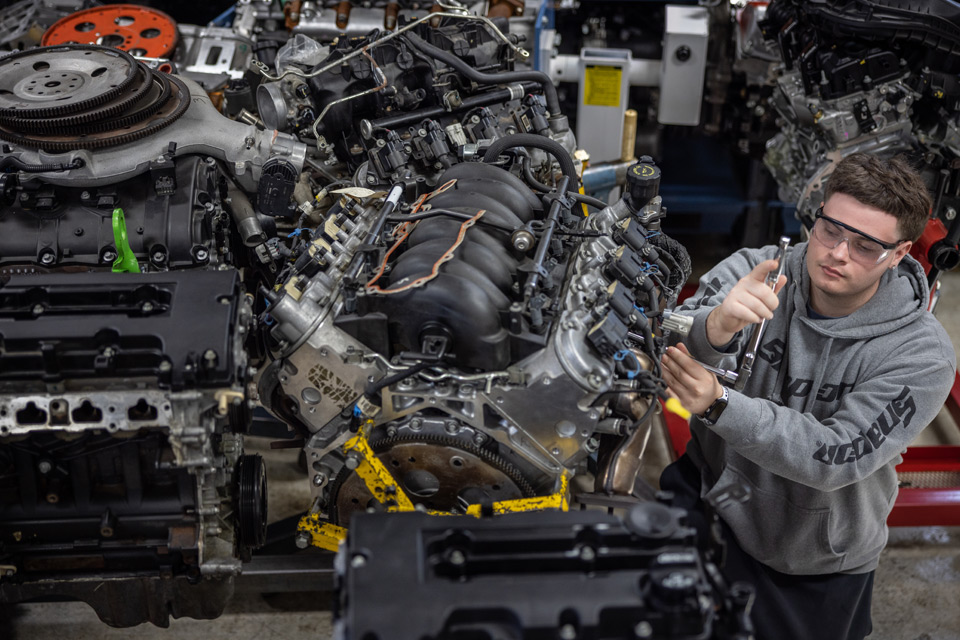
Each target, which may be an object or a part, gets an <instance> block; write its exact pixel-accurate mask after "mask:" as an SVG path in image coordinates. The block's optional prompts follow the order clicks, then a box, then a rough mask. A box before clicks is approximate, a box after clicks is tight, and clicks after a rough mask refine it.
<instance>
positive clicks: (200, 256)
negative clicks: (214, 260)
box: [194, 248, 210, 262]
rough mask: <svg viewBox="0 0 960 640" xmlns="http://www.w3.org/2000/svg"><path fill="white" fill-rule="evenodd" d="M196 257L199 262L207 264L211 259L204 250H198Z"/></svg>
mask: <svg viewBox="0 0 960 640" xmlns="http://www.w3.org/2000/svg"><path fill="white" fill-rule="evenodd" d="M194 255H195V256H196V260H197V262H205V261H206V259H207V258H209V257H210V254H209V253H207V250H206V249H204V248H200V249H197V251H196V253H195V254H194Z"/></svg>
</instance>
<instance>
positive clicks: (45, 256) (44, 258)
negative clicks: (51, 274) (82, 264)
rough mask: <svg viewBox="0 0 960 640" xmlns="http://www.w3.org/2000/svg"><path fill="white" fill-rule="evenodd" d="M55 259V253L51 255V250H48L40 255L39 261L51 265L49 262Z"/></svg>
mask: <svg viewBox="0 0 960 640" xmlns="http://www.w3.org/2000/svg"><path fill="white" fill-rule="evenodd" d="M56 260H57V257H56V256H55V255H53V254H52V253H51V252H49V251H48V252H47V253H44V254H43V255H42V256H40V263H41V264H45V265H51V264H53V263H54V262H55V261H56Z"/></svg>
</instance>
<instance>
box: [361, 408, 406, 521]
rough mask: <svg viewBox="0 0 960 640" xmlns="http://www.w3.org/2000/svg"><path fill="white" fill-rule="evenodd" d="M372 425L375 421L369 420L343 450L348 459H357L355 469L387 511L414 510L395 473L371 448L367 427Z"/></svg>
mask: <svg viewBox="0 0 960 640" xmlns="http://www.w3.org/2000/svg"><path fill="white" fill-rule="evenodd" d="M372 425H373V421H372V420H368V421H367V423H366V425H364V428H361V429H360V431H358V432H357V435H355V436H353V437H352V438H350V439H349V440H347V441H346V442H345V443H344V445H343V451H344V453H346V454H347V460H351V459H352V460H354V461H356V463H357V467H356V469H354V471H355V472H356V474H357V475H358V476H360V479H361V480H363V483H364V484H365V485H366V486H367V489H368V490H369V491H370V493H372V494H373V497H374V498H376V499H377V500H379V501H380V502H381V503H382V504H383V505H384V506H385V507H386V508H387V511H413V509H414V506H413V501H411V500H410V498H409V497H408V496H407V494H406V493H405V492H404V491H403V489H401V488H400V486H399V485H398V484H397V481H396V479H395V478H394V477H393V474H392V473H390V471H389V470H388V469H387V468H386V467H385V466H383V463H382V462H380V459H379V458H377V454H375V453H374V452H373V449H371V448H370V443H369V442H368V441H367V435H366V433H365V427H366V426H372Z"/></svg>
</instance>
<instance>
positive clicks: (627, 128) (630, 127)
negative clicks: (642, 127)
mask: <svg viewBox="0 0 960 640" xmlns="http://www.w3.org/2000/svg"><path fill="white" fill-rule="evenodd" d="M636 147H637V112H636V110H635V109H627V110H626V111H624V112H623V140H622V142H621V146H620V149H621V151H620V161H621V162H633V160H634V159H635V157H636Z"/></svg>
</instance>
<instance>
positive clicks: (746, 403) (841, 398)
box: [677, 243, 956, 574]
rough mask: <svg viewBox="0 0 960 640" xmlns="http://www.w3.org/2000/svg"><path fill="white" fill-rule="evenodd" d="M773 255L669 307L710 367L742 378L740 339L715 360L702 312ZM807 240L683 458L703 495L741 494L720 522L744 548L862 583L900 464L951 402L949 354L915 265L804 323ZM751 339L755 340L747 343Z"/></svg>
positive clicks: (729, 264) (733, 264)
mask: <svg viewBox="0 0 960 640" xmlns="http://www.w3.org/2000/svg"><path fill="white" fill-rule="evenodd" d="M775 251H776V247H765V248H763V249H744V250H741V251H738V252H737V253H736V254H734V255H733V256H731V257H730V258H728V259H727V260H724V261H723V262H722V263H720V264H719V265H717V267H715V268H714V269H712V270H711V271H710V272H708V273H707V274H706V275H704V276H703V278H701V280H700V287H699V289H698V290H697V293H696V295H695V296H694V297H693V298H691V299H690V300H689V301H688V302H687V303H685V304H684V305H683V306H681V307H679V308H678V309H677V310H678V311H680V312H682V313H684V314H685V315H690V316H693V317H694V325H693V329H692V331H691V332H690V335H689V336H688V337H687V340H686V344H687V347H688V348H689V349H690V351H691V353H693V355H694V356H695V357H697V358H699V359H701V360H703V361H704V362H707V363H709V364H713V365H717V366H722V367H726V368H736V363H737V361H738V358H739V356H738V354H739V353H740V351H742V349H743V348H744V346H745V342H746V338H745V337H744V335H739V336H737V337H736V338H735V339H734V342H733V343H731V345H729V346H727V347H726V348H725V350H724V351H723V352H721V351H718V350H717V349H715V348H713V347H712V346H711V345H710V343H709V342H708V341H707V337H706V333H705V324H706V318H707V315H708V314H709V313H710V311H711V310H713V309H714V308H715V307H717V306H718V305H719V304H720V302H721V301H722V300H723V298H724V297H725V295H726V293H727V292H728V291H729V290H730V289H731V288H732V287H733V285H735V284H736V283H737V281H738V280H739V279H740V278H742V277H743V276H745V275H746V274H747V273H749V272H750V271H751V270H752V269H753V267H754V266H756V265H757V264H758V263H760V262H762V261H763V260H766V259H769V258H772V257H774V253H775ZM806 252H807V246H806V244H805V243H802V244H798V245H796V246H795V247H792V248H791V249H790V250H789V251H788V253H787V258H786V259H787V262H786V271H785V272H786V275H787V284H786V286H784V287H783V289H782V290H781V291H780V294H779V298H780V306H779V308H778V309H777V310H776V312H775V313H774V318H773V320H771V321H769V322H768V323H767V328H766V330H765V332H764V336H763V340H762V343H761V346H760V349H759V352H758V355H757V362H756V364H755V365H754V369H753V375H752V376H751V378H750V380H749V382H748V383H747V386H746V388H745V389H744V392H743V393H737V392H735V391H733V390H731V391H730V400H729V404H728V405H727V408H726V410H725V411H724V412H723V414H722V415H721V416H720V419H719V420H718V421H717V423H716V424H715V425H714V426H712V427H708V426H706V425H705V424H704V423H703V422H701V421H700V420H698V419H697V418H696V417H694V418H692V419H691V425H690V429H691V432H692V434H693V439H692V440H691V442H690V444H689V445H688V447H687V452H688V453H689V455H690V457H691V458H692V459H693V461H694V463H696V464H697V466H698V467H700V470H701V473H702V475H703V479H704V480H703V488H702V492H701V493H702V495H703V496H705V497H712V496H718V495H720V494H722V493H723V492H725V491H727V490H728V489H729V488H730V487H731V486H733V485H735V484H736V483H741V484H744V485H747V486H748V487H749V488H750V490H751V498H750V499H749V500H748V501H747V502H746V503H735V502H734V501H729V502H727V503H726V504H725V505H724V506H723V507H721V508H720V510H719V514H720V516H721V517H722V518H723V520H724V521H725V522H726V523H727V524H728V525H729V526H730V528H731V529H732V530H733V532H734V534H735V535H736V538H737V541H738V542H739V544H740V546H741V547H742V548H743V549H744V550H746V551H747V552H748V553H749V554H750V555H751V556H753V557H754V558H756V559H757V560H759V561H761V562H763V563H764V564H767V565H768V566H770V567H773V568H774V569H776V570H778V571H781V572H783V573H790V574H824V573H836V572H842V573H862V572H866V571H871V570H873V569H874V568H875V567H876V566H877V562H878V559H879V557H880V551H881V550H882V549H883V547H884V545H885V544H886V542H887V526H886V518H887V515H888V514H889V513H890V510H891V508H892V507H893V503H894V501H895V500H896V497H897V474H896V472H895V470H894V467H895V466H896V465H897V464H899V462H900V461H901V456H900V454H901V453H902V451H903V450H905V449H906V447H907V445H908V444H909V443H910V442H911V441H912V440H913V439H914V438H915V437H916V436H917V434H918V433H920V431H921V430H923V428H924V427H926V426H927V424H929V423H930V422H931V421H932V420H933V419H934V417H935V416H936V415H937V413H938V412H939V411H940V409H941V408H942V407H943V403H944V401H945V400H946V398H947V395H948V394H949V392H950V388H951V386H952V384H953V380H954V372H955V370H956V354H955V353H954V350H953V346H952V345H951V343H950V339H949V338H948V336H947V333H946V331H944V329H943V327H942V326H941V325H940V323H939V322H938V321H937V320H936V319H935V318H934V317H933V316H932V315H931V314H930V313H929V312H928V311H926V306H927V300H928V299H929V291H928V288H927V282H926V278H925V277H924V274H923V269H922V268H921V266H920V264H919V263H918V262H917V261H916V260H914V259H913V258H911V257H909V256H907V257H906V258H905V259H903V260H902V261H901V262H900V265H899V266H898V267H897V268H895V269H892V270H887V272H886V273H885V274H884V275H883V277H882V279H881V280H880V287H879V289H878V291H877V293H876V294H875V295H874V296H873V297H872V298H871V299H870V300H869V301H868V302H867V303H866V304H865V305H864V306H862V307H861V308H860V309H858V310H856V311H855V312H853V313H852V314H850V315H849V316H845V317H843V318H835V319H826V320H813V319H811V318H809V317H808V313H807V301H808V300H809V288H810V279H809V277H808V275H807V269H806ZM747 335H749V334H747Z"/></svg>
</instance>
